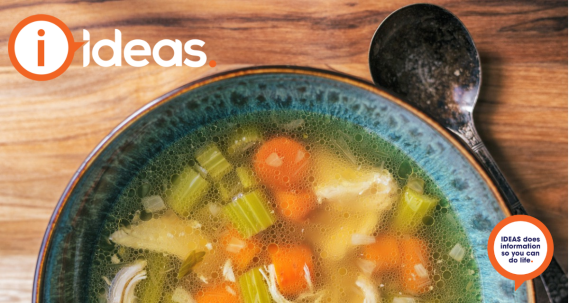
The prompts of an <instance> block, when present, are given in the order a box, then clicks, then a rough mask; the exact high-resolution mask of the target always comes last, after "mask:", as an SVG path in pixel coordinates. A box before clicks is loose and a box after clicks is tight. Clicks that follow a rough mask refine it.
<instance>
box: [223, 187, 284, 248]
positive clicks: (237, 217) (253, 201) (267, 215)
mask: <svg viewBox="0 0 569 303" xmlns="http://www.w3.org/2000/svg"><path fill="white" fill-rule="evenodd" d="M223 212H224V213H225V215H226V216H227V217H228V218H229V220H230V221H231V222H232V223H233V226H235V228H236V229H237V230H238V231H239V233H240V234H241V235H242V236H243V237H244V238H250V237H252V236H254V235H256V234H257V233H259V232H261V231H263V230H265V229H267V228H268V227H269V226H271V225H273V223H275V220H276V218H275V216H274V214H273V213H272V211H271V209H270V208H269V204H268V202H267V200H266V198H265V197H264V196H263V195H262V194H261V193H260V192H259V191H258V190H256V191H252V192H250V193H247V194H244V195H240V196H239V197H237V198H236V199H235V201H233V202H231V203H229V204H227V205H226V206H225V207H224V208H223Z"/></svg>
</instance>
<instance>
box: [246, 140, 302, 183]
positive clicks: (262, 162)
mask: <svg viewBox="0 0 569 303" xmlns="http://www.w3.org/2000/svg"><path fill="white" fill-rule="evenodd" d="M309 157H310V155H309V154H308V152H307V151H306V149H305V148H304V146H303V145H302V144H300V143H299V142H297V141H295V140H293V139H290V138H286V137H276V138H273V139H271V140H269V141H267V142H265V143H264V144H263V145H262V146H261V147H260V148H259V150H258V151H257V154H256V155H255V162H254V168H255V172H256V173H257V176H259V178H260V179H261V181H262V182H263V183H264V184H266V185H267V186H269V187H271V188H276V189H281V190H287V189H292V188H295V187H297V186H299V185H301V183H302V180H303V178H304V177H305V176H306V172H307V171H308V166H309V163H310V160H309Z"/></svg>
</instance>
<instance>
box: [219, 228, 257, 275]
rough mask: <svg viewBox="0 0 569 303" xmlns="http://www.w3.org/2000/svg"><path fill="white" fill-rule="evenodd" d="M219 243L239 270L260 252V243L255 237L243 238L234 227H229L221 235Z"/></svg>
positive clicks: (244, 267) (245, 266)
mask: <svg viewBox="0 0 569 303" xmlns="http://www.w3.org/2000/svg"><path fill="white" fill-rule="evenodd" d="M221 244H222V245H223V247H225V250H226V251H227V254H228V255H229V258H230V259H231V261H232V262H233V264H234V265H235V267H236V268H237V269H239V270H244V269H246V268H247V266H249V264H250V263H251V261H252V260H253V258H255V256H256V255H258V254H259V253H260V252H261V244H260V243H259V242H258V241H257V240H255V239H252V238H250V239H244V238H243V237H241V235H239V232H238V231H237V230H236V229H235V228H232V227H231V228H229V229H228V231H227V232H224V233H223V235H222V236H221Z"/></svg>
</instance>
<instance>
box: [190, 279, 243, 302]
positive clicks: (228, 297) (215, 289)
mask: <svg viewBox="0 0 569 303" xmlns="http://www.w3.org/2000/svg"><path fill="white" fill-rule="evenodd" d="M238 290H239V288H238V287H237V286H236V285H235V284H233V283H222V284H218V285H215V286H209V287H206V288H205V289H203V290H202V291H199V292H198V293H197V294H196V295H195V299H196V303H239V295H238V294H237V291H238Z"/></svg>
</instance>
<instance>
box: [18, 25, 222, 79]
mask: <svg viewBox="0 0 569 303" xmlns="http://www.w3.org/2000/svg"><path fill="white" fill-rule="evenodd" d="M89 39H90V36H89V32H88V31H87V30H83V40H86V41H83V42H76V41H75V40H73V35H72V34H71V31H70V30H69V28H68V27H67V25H65V23H63V22H62V21H61V20H59V19H57V18H55V17H53V16H49V15H34V16H30V17H28V18H26V19H24V20H22V21H21V22H20V23H18V25H16V27H15V28H14V30H12V33H11V34H10V40H9V41H8V54H9V56H10V61H11V62H12V65H13V66H14V67H15V68H16V70H17V71H18V72H19V73H20V74H22V75H23V76H25V77H27V78H29V79H32V80H36V81H46V80H51V79H54V78H57V77H58V76H59V75H61V74H63V72H65V71H66V70H67V68H69V66H70V65H71V61H73V57H74V54H75V52H76V51H77V50H78V49H79V48H81V46H83V45H84V46H83V66H87V65H89V62H90V58H91V55H92V56H93V61H95V63H96V64H97V65H100V66H103V67H109V66H113V65H114V66H121V62H122V55H121V53H122V40H121V32H120V31H119V30H118V29H115V40H114V41H112V40H108V39H103V40H101V41H99V42H97V43H96V44H95V45H94V46H93V51H92V52H91V51H90V49H89V47H90V42H89ZM204 44H205V42H203V41H202V40H197V39H193V40H189V41H187V42H186V43H185V44H184V45H183V50H184V51H185V52H186V53H187V54H188V55H190V56H194V57H198V58H199V60H197V61H193V60H190V59H185V60H182V42H181V41H180V40H175V41H174V40H167V39H165V40H161V41H158V43H156V45H155V46H154V48H153V49H152V52H151V51H150V45H149V44H148V43H147V42H146V41H144V40H140V39H135V40H132V41H129V42H128V43H127V44H126V46H125V48H124V59H125V61H126V62H127V63H128V64H129V65H131V66H135V67H142V66H146V65H147V64H148V63H149V62H148V60H146V59H141V60H136V59H134V58H133V57H134V56H150V55H151V54H152V57H153V58H154V61H155V62H156V63H157V64H158V65H160V66H163V67H169V66H182V63H183V64H184V65H187V66H190V67H201V66H203V65H205V63H206V61H207V56H206V54H205V53H204V52H202V51H199V50H195V49H192V47H193V46H199V47H202V46H203V45H204ZM103 46H109V47H111V48H112V50H113V57H112V58H111V59H109V60H103V59H101V57H100V56H99V50H100V49H101V48H102V47H103ZM135 46H138V47H139V48H142V49H133V48H134V47H135ZM164 46H168V47H170V48H172V49H173V51H174V56H173V57H172V58H171V59H170V60H163V59H162V58H161V57H160V49H161V48H162V47H164ZM209 65H210V66H211V67H214V66H215V65H216V63H215V61H213V60H211V61H210V62H209Z"/></svg>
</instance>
